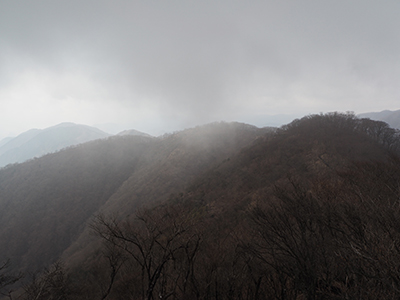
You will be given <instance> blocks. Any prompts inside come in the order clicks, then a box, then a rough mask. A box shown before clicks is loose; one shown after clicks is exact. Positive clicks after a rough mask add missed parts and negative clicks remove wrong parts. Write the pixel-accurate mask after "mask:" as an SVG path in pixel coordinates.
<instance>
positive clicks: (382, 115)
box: [358, 109, 400, 129]
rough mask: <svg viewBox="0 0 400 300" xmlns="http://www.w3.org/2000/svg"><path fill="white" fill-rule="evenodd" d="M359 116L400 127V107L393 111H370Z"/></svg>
mask: <svg viewBox="0 0 400 300" xmlns="http://www.w3.org/2000/svg"><path fill="white" fill-rule="evenodd" d="M358 117H359V118H369V119H371V120H375V121H383V122H386V123H388V124H389V126H390V127H392V128H397V129H400V109H399V110H395V111H391V110H384V111H381V112H369V113H364V114H359V115H358Z"/></svg>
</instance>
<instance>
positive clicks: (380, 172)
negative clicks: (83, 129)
mask: <svg viewBox="0 0 400 300" xmlns="http://www.w3.org/2000/svg"><path fill="white" fill-rule="evenodd" d="M399 151H400V139H399V133H398V132H397V131H396V130H394V129H392V128H390V127H389V126H388V125H387V124H386V123H383V122H377V121H371V120H369V119H358V118H356V117H355V116H354V115H352V114H339V113H331V114H326V115H312V116H307V117H304V118H302V119H300V120H295V121H293V122H292V123H290V124H288V125H286V126H283V127H282V128H279V129H269V128H264V129H259V128H256V127H253V126H249V125H245V124H240V123H215V124H210V125H206V126H202V127H197V128H193V129H189V130H185V131H182V132H177V133H174V134H171V135H167V136H164V137H161V138H150V137H116V138H110V139H108V140H105V141H96V142H91V143H88V144H84V145H82V146H77V147H73V148H70V149H66V150H64V151H61V152H58V153H54V154H51V155H47V156H44V157H42V158H39V159H35V160H32V161H30V162H27V163H24V164H18V165H14V166H9V167H7V168H5V169H2V170H1V171H0V192H1V194H0V206H1V210H0V214H1V219H0V222H1V225H2V226H1V232H0V237H1V239H2V241H3V243H2V244H1V249H0V254H1V255H2V256H3V257H4V264H3V265H2V266H1V267H0V288H2V292H3V295H5V296H7V297H8V298H9V299H282V300H283V299H377V298H381V299H398V298H399V296H400V269H399V263H400V221H399V220H400V205H399V204H400V203H399V199H400V198H399V196H400V185H399V182H400V158H399ZM15 282H16V283H15ZM12 289H13V291H11V290H12Z"/></svg>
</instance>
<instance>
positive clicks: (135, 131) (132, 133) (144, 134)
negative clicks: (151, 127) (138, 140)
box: [117, 129, 151, 137]
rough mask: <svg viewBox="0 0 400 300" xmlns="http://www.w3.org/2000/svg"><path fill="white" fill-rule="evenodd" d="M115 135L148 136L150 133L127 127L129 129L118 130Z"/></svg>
mask: <svg viewBox="0 0 400 300" xmlns="http://www.w3.org/2000/svg"><path fill="white" fill-rule="evenodd" d="M117 135H138V136H147V137H150V136H151V135H150V134H147V133H144V132H141V131H139V130H135V129H129V130H124V131H121V132H119V133H118V134H117Z"/></svg>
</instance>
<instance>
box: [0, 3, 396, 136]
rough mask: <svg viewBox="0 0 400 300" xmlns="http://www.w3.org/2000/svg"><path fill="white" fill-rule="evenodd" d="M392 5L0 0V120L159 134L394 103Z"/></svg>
mask: <svg viewBox="0 0 400 300" xmlns="http://www.w3.org/2000/svg"><path fill="white" fill-rule="evenodd" d="M399 9H400V3H399V2H398V1H385V2H384V3H377V2H376V1H351V2H349V1H329V2H326V1H318V2H315V1H301V2H299V1H252V2H251V3H250V2H249V3H244V2H242V1H218V2H216V1H196V2H195V1H122V0H121V1H112V2H110V1H88V0H87V1H76V0H72V1H34V2H33V1H3V2H2V3H1V4H0V62H1V64H2V66H4V67H2V68H1V69H0V97H1V98H0V110H1V111H4V112H5V111H7V115H8V117H7V118H8V119H7V118H6V119H3V120H4V121H0V122H2V123H1V124H0V125H1V126H3V127H6V126H9V125H7V124H12V125H10V126H11V127H12V126H16V124H17V123H18V122H19V123H24V124H25V123H26V125H25V126H28V127H34V126H41V125H40V124H42V123H38V120H42V122H43V126H45V125H46V126H48V125H51V124H44V122H45V120H48V122H54V121H55V120H57V118H63V119H62V120H60V122H61V121H76V122H82V123H88V122H92V123H102V122H104V123H105V122H116V121H123V122H125V123H127V124H128V123H129V124H131V125H132V126H136V127H138V129H141V130H146V128H143V127H140V126H141V124H142V125H143V124H147V125H146V126H150V125H149V124H151V123H153V127H152V130H156V129H155V128H156V127H157V126H159V127H162V128H164V129H165V130H169V129H170V128H171V129H173V128H175V127H176V128H179V127H180V126H181V127H182V126H191V125H195V124H199V123H204V122H209V121H214V120H221V119H227V120H233V119H238V120H240V119H241V118H242V119H243V118H244V116H246V118H247V120H250V119H251V116H252V115H254V116H258V115H263V114H265V115H268V114H283V113H288V114H294V113H300V114H307V113H314V112H320V111H332V110H339V111H346V110H354V111H357V112H362V111H366V110H382V109H396V108H397V107H396V106H397V105H398V104H397V103H398V99H399V94H400V93H399V87H398V84H397V82H396V78H399V77H400V68H399V67H400V66H399V64H400V60H399V58H400V57H399V56H400V37H399V34H398V28H400V21H399V20H398V17H397V16H398V11H399ZM10 101H14V103H16V102H19V103H20V104H21V103H30V104H29V105H28V104H27V106H29V107H36V108H37V109H36V110H35V111H34V113H35V116H31V117H29V113H25V114H24V115H25V117H24V119H23V121H22V120H21V121H16V120H18V113H20V110H21V109H23V105H22V106H21V105H18V106H17V105H12V104H10ZM35 105H36V106H35ZM66 107H67V108H68V109H67V108H66ZM74 108H75V109H74ZM72 111H74V112H72ZM67 112H68V113H67ZM45 115H47V116H48V118H47V119H46V118H45V117H44V116H45ZM50 116H51V117H50ZM68 116H70V119H69V120H65V118H68ZM248 116H250V117H248ZM249 118H250V119H249ZM149 119H151V120H149ZM13 120H14V121H13ZM29 120H32V122H34V121H35V120H36V121H35V122H37V123H35V124H39V125H30V123H29V124H28V121H29ZM6 121H7V123H5V122H6ZM13 122H14V123H13ZM265 125H267V124H265ZM143 126H144V125H143ZM149 128H150V127H149ZM158 130H159V131H162V129H161V130H160V129H158Z"/></svg>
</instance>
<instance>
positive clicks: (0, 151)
mask: <svg viewBox="0 0 400 300" xmlns="http://www.w3.org/2000/svg"><path fill="white" fill-rule="evenodd" d="M119 135H140V136H149V135H147V134H145V133H143V132H140V131H137V130H127V131H123V132H121V133H120V134H119ZM109 136H111V135H110V134H108V133H106V132H104V131H102V130H100V129H98V128H95V127H91V126H87V125H81V124H74V123H61V124H58V125H56V126H52V127H48V128H45V129H31V130H28V131H26V132H24V133H21V134H20V135H18V136H17V137H15V138H6V139H3V140H1V141H0V167H4V166H6V165H8V164H13V163H21V162H24V161H26V160H28V159H31V158H34V157H40V156H43V155H45V154H47V153H52V152H56V151H59V150H61V149H63V148H66V147H70V146H75V145H78V144H82V143H86V142H89V141H92V140H97V139H103V138H107V137H109Z"/></svg>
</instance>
